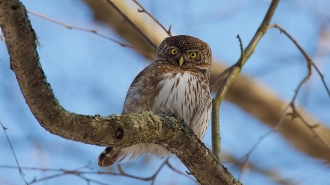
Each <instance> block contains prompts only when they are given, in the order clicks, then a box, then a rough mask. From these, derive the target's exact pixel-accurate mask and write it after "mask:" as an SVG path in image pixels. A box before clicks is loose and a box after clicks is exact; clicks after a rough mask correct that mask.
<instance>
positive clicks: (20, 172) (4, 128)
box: [0, 121, 28, 185]
mask: <svg viewBox="0 0 330 185" xmlns="http://www.w3.org/2000/svg"><path fill="white" fill-rule="evenodd" d="M0 124H1V127H2V129H3V132H4V133H5V135H6V138H7V141H8V144H9V146H10V149H11V151H12V152H13V156H14V158H15V161H16V165H17V168H18V171H19V174H20V175H21V177H22V179H23V181H24V183H25V184H27V185H28V183H27V182H26V180H25V178H24V173H23V171H22V168H21V167H20V165H19V163H18V160H17V157H16V154H15V151H14V148H13V145H12V144H11V142H10V139H9V137H8V135H7V131H6V130H7V128H6V127H5V126H3V124H2V122H1V121H0Z"/></svg>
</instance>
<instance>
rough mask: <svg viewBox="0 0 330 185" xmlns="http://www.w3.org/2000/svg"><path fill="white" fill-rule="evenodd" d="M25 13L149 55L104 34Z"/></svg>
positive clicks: (39, 15) (43, 16) (29, 11)
mask: <svg viewBox="0 0 330 185" xmlns="http://www.w3.org/2000/svg"><path fill="white" fill-rule="evenodd" d="M27 12H28V13H30V14H32V15H35V16H37V17H40V18H42V19H45V20H47V21H50V22H53V23H55V24H57V25H60V26H64V27H66V28H68V29H76V30H80V31H85V32H88V33H93V34H95V35H97V36H99V37H102V38H105V39H108V40H110V41H112V42H115V43H117V44H119V45H120V46H122V47H128V48H131V49H134V50H136V51H138V52H140V53H143V54H146V53H149V52H146V51H142V50H139V49H137V48H134V47H133V46H130V45H128V44H124V43H122V42H119V41H117V40H115V39H113V38H111V37H108V36H106V35H104V34H101V33H99V32H98V31H97V30H91V29H86V28H81V27H77V26H72V25H69V24H66V23H63V22H60V21H57V20H55V19H51V18H49V17H47V16H46V15H44V14H40V13H37V12H34V11H32V10H28V9H27Z"/></svg>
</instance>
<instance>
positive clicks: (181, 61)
mask: <svg viewBox="0 0 330 185" xmlns="http://www.w3.org/2000/svg"><path fill="white" fill-rule="evenodd" d="M183 63H184V58H183V56H181V57H180V59H179V66H180V67H181V66H182V65H183Z"/></svg>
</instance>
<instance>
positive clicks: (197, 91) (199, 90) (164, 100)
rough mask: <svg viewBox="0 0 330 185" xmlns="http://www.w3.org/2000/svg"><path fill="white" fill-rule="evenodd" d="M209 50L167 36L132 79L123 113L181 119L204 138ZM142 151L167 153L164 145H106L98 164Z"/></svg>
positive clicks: (201, 44) (190, 39)
mask: <svg viewBox="0 0 330 185" xmlns="http://www.w3.org/2000/svg"><path fill="white" fill-rule="evenodd" d="M211 65H212V53H211V49H210V47H209V46H208V44H206V43H205V42H203V41H201V40H199V39H197V38H195V37H191V36H186V35H178V36H173V37H168V38H166V39H165V40H164V41H163V42H162V43H161V44H160V46H159V47H158V49H157V55H156V60H155V61H154V62H153V63H151V64H150V65H149V66H148V67H146V68H145V69H144V70H142V71H141V72H140V73H139V74H138V75H137V76H136V77H135V79H134V81H133V82H132V84H131V86H130V88H129V90H128V92H127V95H126V99H125V103H124V109H123V112H122V114H131V113H140V112H143V111H147V110H149V111H153V112H155V113H163V114H166V115H169V116H175V117H179V118H182V119H183V120H184V122H185V123H186V124H188V125H189V126H190V128H191V129H192V130H193V131H194V133H195V134H196V135H197V136H198V137H199V138H200V139H203V138H204V135H205V131H206V128H207V126H208V123H209V120H210V113H211V106H212V103H211V96H210V88H209V81H210V73H211ZM145 153H151V154H154V155H156V156H158V157H161V158H162V157H166V156H167V155H169V154H170V152H169V151H167V150H166V149H165V148H164V147H162V146H160V145H157V144H152V143H142V144H137V145H133V146H130V147H127V148H118V147H107V148H106V149H105V150H104V151H103V152H102V153H101V154H100V156H99V159H98V164H99V166H101V167H107V166H110V165H112V164H114V163H117V162H120V161H122V160H131V159H134V158H137V157H139V156H141V155H142V154H145Z"/></svg>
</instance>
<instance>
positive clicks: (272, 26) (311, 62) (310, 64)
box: [268, 24, 330, 97]
mask: <svg viewBox="0 0 330 185" xmlns="http://www.w3.org/2000/svg"><path fill="white" fill-rule="evenodd" d="M270 28H277V29H279V30H280V32H281V33H284V34H285V35H286V36H287V37H288V38H289V39H290V40H291V41H292V42H293V43H294V45H296V47H297V48H298V49H299V51H300V52H301V53H302V54H303V55H304V57H305V59H306V61H307V63H308V71H310V73H312V72H311V71H312V70H311V69H309V68H312V66H313V67H314V69H315V70H316V71H317V73H318V74H319V76H320V77H321V80H322V83H323V85H324V87H325V89H326V91H327V93H328V95H329V97H330V90H329V87H328V85H327V84H326V82H325V80H324V76H323V74H322V73H321V71H320V70H319V68H318V67H317V66H316V65H315V63H314V62H313V60H312V58H311V57H310V56H309V55H308V54H307V53H306V52H305V50H304V49H303V48H302V47H301V46H300V45H299V44H298V42H297V41H296V39H294V38H293V37H292V36H291V35H290V34H289V33H288V32H287V31H286V30H284V29H283V28H282V27H281V26H280V25H278V24H271V25H269V26H268V29H270Z"/></svg>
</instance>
